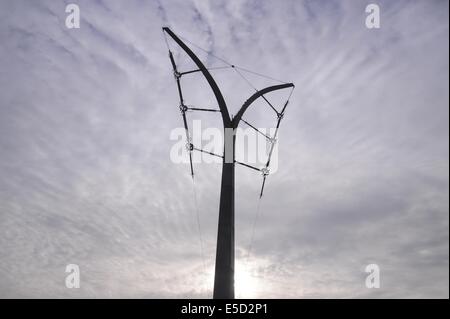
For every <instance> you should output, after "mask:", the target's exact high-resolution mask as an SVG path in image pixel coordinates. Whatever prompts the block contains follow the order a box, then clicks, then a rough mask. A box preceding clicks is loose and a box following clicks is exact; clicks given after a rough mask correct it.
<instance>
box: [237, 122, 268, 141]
mask: <svg viewBox="0 0 450 319" xmlns="http://www.w3.org/2000/svg"><path fill="white" fill-rule="evenodd" d="M241 121H242V122H244V123H245V124H247V125H248V126H249V127H251V128H252V129H254V130H255V131H256V132H258V133H259V134H261V135H262V136H264V137H265V138H267V139H268V140H269V141H270V140H271V139H272V138H271V137H270V136H268V135H267V134H264V133H263V132H261V131H260V130H258V129H257V128H256V127H254V126H253V125H252V124H250V123H249V122H247V121H246V120H244V119H243V118H241Z"/></svg>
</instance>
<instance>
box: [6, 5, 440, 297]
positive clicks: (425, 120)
mask: <svg viewBox="0 0 450 319" xmlns="http://www.w3.org/2000/svg"><path fill="white" fill-rule="evenodd" d="M65 4H66V3H65V2H54V1H39V2H35V1H14V2H8V3H6V2H3V3H2V4H0V7H1V8H0V25H1V28H0V43H1V46H0V70H1V71H0V86H1V88H2V89H1V94H0V106H1V107H0V147H1V150H2V152H1V153H0V177H1V178H0V296H1V297H4V298H11V297H31V298H38V297H69V298H80V297H124V298H129V297H137V298H188V297H211V289H212V273H213V269H214V257H215V240H216V234H217V217H218V216H217V215H218V203H219V192H220V189H219V187H220V186H219V185H220V165H217V164H198V165H196V166H195V171H196V180H195V187H196V192H197V199H198V212H199V215H200V221H201V230H202V238H203V246H204V258H202V256H201V253H200V243H199V238H198V237H199V236H198V229H197V224H196V204H195V202H194V201H193V189H192V187H193V186H192V181H191V180H190V176H189V168H188V166H187V165H184V164H173V163H172V162H171V161H170V157H169V153H170V148H171V146H172V143H173V141H170V140H169V136H170V131H171V130H172V129H173V128H176V127H180V126H181V125H182V123H181V118H180V116H179V110H178V103H179V101H178V97H177V92H176V86H175V83H174V81H173V78H172V75H171V66H170V62H169V60H168V57H167V49H166V47H165V44H164V39H163V36H162V34H161V26H162V25H169V26H170V27H171V28H173V30H174V31H175V32H176V33H177V34H180V35H182V36H183V37H185V38H187V39H189V40H191V41H192V42H193V43H196V44H199V45H201V46H202V47H204V48H205V49H207V50H208V51H209V52H210V53H213V54H214V55H217V56H219V57H222V58H225V59H226V60H227V61H231V62H233V63H235V64H236V65H240V66H242V67H245V68H247V69H250V70H255V71H258V72H261V73H264V74H269V75H271V76H272V77H274V78H277V79H282V80H286V81H293V82H294V83H295V84H296V90H295V91H294V94H293V96H292V99H291V103H290V105H289V107H288V109H287V113H286V117H285V119H284V120H283V122H282V126H281V131H280V144H279V169H278V171H277V172H276V174H273V175H271V176H269V178H268V182H267V185H266V190H265V195H264V197H263V199H262V202H261V210H260V215H259V217H258V220H257V223H256V226H255V233H254V234H255V235H254V240H253V242H252V250H251V252H250V254H249V251H248V250H249V245H250V236H251V233H252V227H253V226H252V225H253V222H254V218H255V210H256V206H257V199H258V194H259V188H260V183H261V178H260V176H259V175H258V174H255V173H254V172H249V171H247V170H246V169H244V168H241V167H238V168H236V170H237V178H236V258H237V263H238V268H239V269H247V271H248V272H249V275H250V276H251V277H253V278H254V279H256V280H255V281H252V282H255V285H257V288H255V289H254V291H253V292H252V293H253V296H251V297H278V298H310V297H318V298H330V297H336V298H347V297H356V298H366V297H367V298H380V297H391V298H406V297H414V298H431V297H438V298H448V296H449V288H448V243H449V237H448V216H449V199H448V192H449V180H448V176H449V168H448V159H449V158H448V157H449V149H448V145H449V140H448V137H449V131H448V128H449V123H448V118H449V116H448V115H449V114H448V102H449V96H448V85H449V79H448V3H447V2H443V1H428V2H423V1H422V2H419V1H397V2H395V3H392V2H390V1H380V2H379V4H380V7H381V29H378V30H369V29H367V28H366V27H365V25H364V20H365V16H366V14H365V12H364V9H365V5H366V3H365V2H363V1H359V2H355V1H302V2H299V1H287V0H286V1H277V2H273V1H244V0H242V1H240V0H236V1H214V2H205V1H177V2H174V1H170V2H168V1H154V2H142V1H137V0H136V1H127V2H123V1H108V2H106V1H79V2H78V4H79V6H80V9H81V19H82V20H81V28H80V29H78V30H69V29H66V27H65V25H64V21H65V18H66V13H65V11H64V8H65ZM169 44H170V45H171V47H172V49H173V51H174V53H175V56H176V59H177V62H178V63H180V65H181V66H182V67H183V69H186V70H188V69H189V68H190V67H192V63H190V62H189V60H188V59H187V58H186V57H185V56H183V54H182V52H180V51H179V50H178V49H177V48H176V46H175V45H174V44H173V43H169ZM193 48H195V47H193ZM195 52H196V53H198V55H199V56H200V57H201V58H202V59H203V60H204V61H205V63H206V64H207V65H208V66H222V65H224V63H223V61H221V60H219V59H217V58H214V57H212V56H211V55H207V54H205V53H204V52H202V51H201V50H199V49H198V48H195ZM245 75H246V76H247V77H248V78H249V79H250V80H251V82H252V83H253V84H254V85H256V86H257V87H258V88H261V87H263V86H266V85H270V84H274V83H273V81H271V80H268V79H263V78H260V77H258V76H254V75H251V74H247V73H245ZM214 76H215V77H216V79H217V81H218V83H219V85H220V86H221V88H222V89H223V92H224V95H225V97H226V99H227V102H228V105H229V108H230V109H231V110H232V113H233V112H236V110H237V107H238V106H239V105H241V104H242V102H243V101H245V99H247V98H248V97H249V96H250V95H251V94H252V93H253V92H254V90H253V88H251V87H249V86H248V85H247V83H246V82H245V81H244V80H243V79H242V78H241V77H239V75H238V74H235V73H234V72H233V71H232V70H224V71H216V72H214ZM183 85H184V87H185V90H186V92H188V93H186V99H187V100H188V101H189V102H191V103H193V104H196V103H199V104H201V105H205V106H206V105H213V104H212V103H214V98H213V96H212V94H211V92H210V90H209V88H208V87H207V84H206V83H205V82H204V80H202V78H201V76H200V75H198V74H197V75H193V76H192V80H191V81H186V82H184V84H183ZM285 97H286V96H285V95H283V96H280V98H281V99H282V98H285ZM272 98H273V99H274V100H276V97H275V96H272ZM266 111H270V109H269V108H268V107H267V105H265V104H263V103H259V102H258V103H256V104H255V105H254V107H253V108H252V110H250V111H249V113H248V117H249V118H248V119H249V120H254V121H255V122H257V123H258V124H260V125H273V124H274V122H273V121H274V119H273V114H270V113H268V112H266ZM199 116H201V115H199ZM193 118H194V116H191V114H190V117H189V119H190V120H192V119H193ZM201 118H202V120H203V122H202V125H203V123H205V125H210V126H212V127H215V126H218V127H220V125H221V121H220V119H219V118H217V117H216V118H214V117H213V116H210V115H208V116H205V117H201ZM270 121H272V122H270ZM269 122H270V123H269ZM70 263H75V264H78V265H79V266H80V270H81V288H80V289H78V290H75V289H67V288H65V286H64V280H65V276H66V273H65V272H64V270H65V266H66V265H67V264H70ZM369 263H377V264H378V265H379V266H380V269H381V288H380V289H377V290H374V289H370V290H369V289H367V288H365V286H364V281H365V276H366V275H367V274H366V273H365V272H364V268H365V266H366V265H367V264H369ZM203 264H205V265H203ZM205 268H206V269H205ZM240 278H242V276H241V277H240ZM238 294H239V296H242V297H246V296H245V295H243V294H242V293H241V292H238Z"/></svg>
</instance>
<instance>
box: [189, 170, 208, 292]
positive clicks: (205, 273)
mask: <svg viewBox="0 0 450 319" xmlns="http://www.w3.org/2000/svg"><path fill="white" fill-rule="evenodd" d="M192 189H193V192H194V203H195V214H196V216H197V227H198V237H199V242H200V254H201V258H202V268H203V276H204V277H205V280H204V281H203V283H204V288H205V294H207V292H208V287H207V285H206V277H207V271H206V262H205V253H204V249H203V236H202V228H201V224H200V213H199V209H198V202H197V191H196V188H195V180H194V179H192Z"/></svg>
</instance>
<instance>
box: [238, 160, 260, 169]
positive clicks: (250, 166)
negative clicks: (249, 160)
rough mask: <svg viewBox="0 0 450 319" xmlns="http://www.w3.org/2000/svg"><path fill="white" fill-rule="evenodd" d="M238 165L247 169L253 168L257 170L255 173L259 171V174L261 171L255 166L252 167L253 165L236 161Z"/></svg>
mask: <svg viewBox="0 0 450 319" xmlns="http://www.w3.org/2000/svg"><path fill="white" fill-rule="evenodd" d="M234 162H235V163H236V164H239V165H242V166H245V167H248V168H251V169H253V170H255V171H258V172H260V171H261V170H260V169H259V168H257V167H254V166H252V165H249V164H245V163H242V162H239V161H236V160H235V161H234Z"/></svg>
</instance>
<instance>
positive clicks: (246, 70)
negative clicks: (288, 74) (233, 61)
mask: <svg viewBox="0 0 450 319" xmlns="http://www.w3.org/2000/svg"><path fill="white" fill-rule="evenodd" d="M235 68H236V69H239V70H241V71H244V72H247V73H251V74H253V75H257V76H260V77H263V78H266V79H268V80H272V81H276V82H280V83H283V84H287V83H289V82H285V81H281V80H278V79H275V78H273V77H271V76H268V75H264V74H262V73H258V72H255V71H251V70H249V69H246V68H243V67H240V66H237V65H235Z"/></svg>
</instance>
